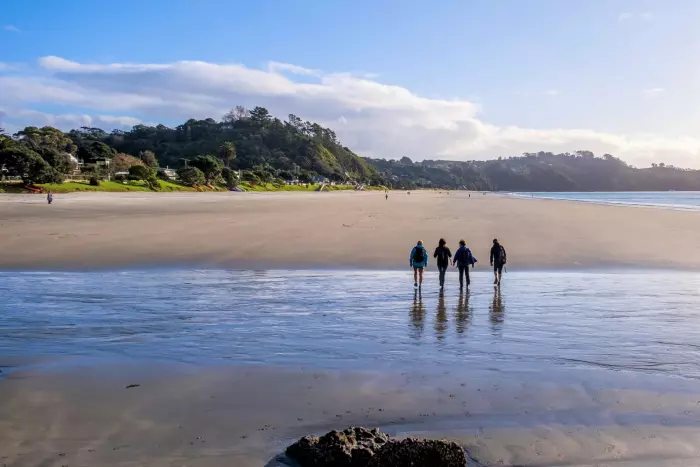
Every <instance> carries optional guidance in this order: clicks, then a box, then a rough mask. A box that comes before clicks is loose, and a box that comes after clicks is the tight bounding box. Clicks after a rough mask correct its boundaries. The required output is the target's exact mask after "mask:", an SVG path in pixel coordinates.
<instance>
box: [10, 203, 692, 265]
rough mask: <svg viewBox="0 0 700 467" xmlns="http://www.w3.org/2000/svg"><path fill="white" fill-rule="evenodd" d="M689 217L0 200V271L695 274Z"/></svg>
mask: <svg viewBox="0 0 700 467" xmlns="http://www.w3.org/2000/svg"><path fill="white" fill-rule="evenodd" d="M698 231H700V213H696V212H682V211H670V210H663V209H654V208H641V207H639V208H637V207H624V206H604V205H594V204H585V203H576V202H567V201H554V200H529V199H516V198H509V197H505V196H496V195H486V196H482V195H478V194H475V195H473V196H472V197H471V198H470V199H469V198H467V193H465V192H452V193H451V194H446V193H435V192H413V193H411V194H410V195H407V194H406V193H404V192H392V193H391V194H390V196H389V200H388V201H386V200H385V199H384V194H383V193H379V192H369V193H359V192H336V193H269V194H266V193H236V194H234V193H218V194H204V193H198V194H194V193H192V194H150V193H146V194H142V193H138V194H136V193H133V194H131V193H129V194H116V193H115V194H112V193H84V194H72V195H56V198H55V201H54V204H53V205H51V206H48V205H47V204H46V203H45V201H44V199H43V197H39V196H32V195H27V196H16V195H0V245H2V247H3V248H2V250H3V254H2V255H0V268H3V269H13V268H27V269H29V268H31V269H45V268H46V269H90V268H112V267H117V268H119V267H139V266H171V265H185V266H197V267H199V266H205V267H231V268H280V269H286V268H293V269H297V268H315V267H329V268H384V269H395V268H405V267H408V255H409V252H410V249H411V247H412V246H413V245H414V244H415V242H416V240H418V239H422V240H424V241H425V242H426V246H427V247H428V248H429V249H430V248H433V247H434V246H436V244H437V240H438V239H439V238H440V237H445V238H446V239H447V240H448V246H450V247H451V248H453V249H454V248H456V246H457V242H458V240H459V239H460V238H465V239H466V240H467V242H468V243H469V245H470V247H471V248H472V249H473V251H474V254H475V256H476V257H477V258H478V259H479V260H480V261H481V262H480V264H479V265H480V266H481V267H487V266H488V264H487V263H488V251H489V248H490V245H491V240H492V239H493V238H494V237H498V238H499V239H501V240H502V243H503V244H504V245H505V247H506V248H507V250H508V257H509V266H510V267H511V268H520V269H524V268H588V267H608V266H614V267H645V268H647V267H653V268H659V267H662V268H663V267H667V268H682V269H697V268H699V267H700V242H697V241H696V233H697V232H698Z"/></svg>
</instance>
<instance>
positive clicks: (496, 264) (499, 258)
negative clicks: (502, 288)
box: [490, 238, 507, 285]
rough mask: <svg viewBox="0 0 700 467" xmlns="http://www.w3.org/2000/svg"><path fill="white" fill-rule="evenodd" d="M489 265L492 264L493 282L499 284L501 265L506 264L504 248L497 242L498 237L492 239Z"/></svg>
mask: <svg viewBox="0 0 700 467" xmlns="http://www.w3.org/2000/svg"><path fill="white" fill-rule="evenodd" d="M490 256H491V266H493V283H494V284H496V285H501V276H502V275H503V266H505V265H506V261H507V258H506V249H505V248H503V246H502V245H501V244H500V243H498V239H497V238H494V239H493V246H492V247H491V255H490Z"/></svg>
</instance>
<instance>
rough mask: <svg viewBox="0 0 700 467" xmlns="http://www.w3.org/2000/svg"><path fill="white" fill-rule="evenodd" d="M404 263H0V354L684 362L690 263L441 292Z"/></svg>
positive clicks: (676, 367)
mask: <svg viewBox="0 0 700 467" xmlns="http://www.w3.org/2000/svg"><path fill="white" fill-rule="evenodd" d="M409 276H410V274H407V273H400V272H368V271H362V272H346V271H342V272H341V271H333V272H315V271H302V272H298V271H295V272H288V271H216V270H201V271H172V270H168V271H132V272H101V273H55V274H48V273H29V272H27V273H0V296H1V297H4V298H3V299H2V301H1V302H0V355H5V356H53V355H62V356H63V355H69V356H71V355H75V356H92V357H94V356H97V357H110V358H113V357H115V356H116V357H119V356H124V357H130V358H137V359H154V360H176V361H185V362H203V363H204V362H215V361H226V362H233V363H239V364H240V363H244V364H248V363H255V364H275V365H287V364H291V365H304V366H308V367H322V368H338V369H396V370H400V369H421V368H435V367H436V366H437V367H440V366H445V367H450V368H460V369H466V370H470V369H503V370H508V369H518V370H523V369H532V370H537V371H547V370H548V369H556V368H561V367H562V366H564V367H572V366H573V367H580V366H584V367H593V368H605V369H611V370H626V371H642V372H651V373H658V374H667V375H668V374H670V375H677V376H683V377H690V378H698V377H700V325H699V324H698V318H699V317H700V307H698V305H699V303H700V301H699V300H698V290H699V289H700V274H689V273H669V272H636V273H602V272H601V273H595V272H584V273H574V272H566V273H561V272H558V273H549V272H522V273H509V274H507V275H506V277H505V279H504V284H503V287H502V288H501V291H500V292H499V291H498V290H496V289H494V287H493V286H492V285H491V284H490V279H491V276H490V275H489V274H486V273H476V274H475V275H474V283H473V284H472V291H471V292H469V293H463V294H460V293H459V290H458V288H457V287H456V286H455V285H454V283H455V282H456V275H453V276H451V277H449V276H448V289H447V290H446V291H445V293H444V295H442V296H440V295H439V294H438V293H437V292H436V286H435V284H434V283H431V282H428V283H427V284H426V285H425V286H424V290H423V293H422V294H418V293H415V292H414V290H413V288H412V280H411V277H409ZM433 279H436V277H435V278H433V277H432V275H431V276H430V277H429V281H432V280H433ZM432 282H435V281H432Z"/></svg>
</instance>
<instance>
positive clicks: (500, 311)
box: [489, 287, 505, 330]
mask: <svg viewBox="0 0 700 467" xmlns="http://www.w3.org/2000/svg"><path fill="white" fill-rule="evenodd" d="M504 320H505V307H504V305H503V298H502V297H501V289H500V288H499V287H494V288H493V300H491V306H489V321H491V327H492V328H493V329H494V330H496V329H498V328H499V327H500V326H501V325H502V324H503V321H504Z"/></svg>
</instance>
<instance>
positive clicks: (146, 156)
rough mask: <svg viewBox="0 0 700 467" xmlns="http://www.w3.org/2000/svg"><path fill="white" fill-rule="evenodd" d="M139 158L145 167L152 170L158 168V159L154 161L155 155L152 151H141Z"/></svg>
mask: <svg viewBox="0 0 700 467" xmlns="http://www.w3.org/2000/svg"><path fill="white" fill-rule="evenodd" d="M139 158H141V160H142V161H143V163H144V164H146V165H147V166H149V167H153V168H154V169H157V168H158V159H156V155H155V153H154V152H153V151H150V150H148V149H146V150H145V151H141V153H139Z"/></svg>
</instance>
